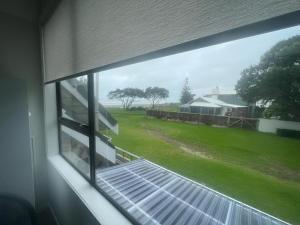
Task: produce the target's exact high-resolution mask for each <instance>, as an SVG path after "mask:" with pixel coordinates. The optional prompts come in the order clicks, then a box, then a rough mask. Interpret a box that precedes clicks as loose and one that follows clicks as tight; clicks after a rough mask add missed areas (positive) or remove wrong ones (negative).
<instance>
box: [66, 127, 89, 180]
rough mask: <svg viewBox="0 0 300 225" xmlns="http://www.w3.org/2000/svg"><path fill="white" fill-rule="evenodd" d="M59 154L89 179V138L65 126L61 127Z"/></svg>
mask: <svg viewBox="0 0 300 225" xmlns="http://www.w3.org/2000/svg"><path fill="white" fill-rule="evenodd" d="M61 154H62V155H63V156H65V157H66V158H67V159H68V160H69V161H70V162H71V164H73V166H75V167H76V168H77V169H78V170H79V171H80V172H81V173H83V174H85V175H86V176H87V177H90V152H89V138H88V137H87V136H85V135H83V134H81V133H79V132H77V131H75V130H73V129H70V128H68V127H66V126H61Z"/></svg>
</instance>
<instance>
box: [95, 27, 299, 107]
mask: <svg viewBox="0 0 300 225" xmlns="http://www.w3.org/2000/svg"><path fill="white" fill-rule="evenodd" d="M297 34H298V35H299V34H300V26H296V27H292V28H288V29H284V30H278V31H275V32H270V33H265V34H261V35H257V36H252V37H248V38H243V39H239V40H235V41H231V42H225V43H222V44H218V45H214V46H210V47H206V48H200V49H196V50H193V51H188V52H184V53H179V54H175V55H171V56H167V57H162V58H157V59H154V60H149V61H145V62H142V63H136V64H132V65H129V66H124V67H119V68H116V69H112V70H108V71H105V72H101V73H100V79H99V83H100V88H99V93H100V95H99V97H100V102H102V104H115V103H116V101H111V100H109V99H108V98H107V94H108V92H109V91H111V90H114V89H116V88H126V87H136V88H141V89H145V88H147V87H149V86H158V87H164V88H166V89H168V90H169V92H170V97H169V98H168V99H167V100H166V102H178V101H179V98H180V93H181V89H182V86H183V83H184V79H185V78H186V77H187V78H188V79H189V82H190V87H191V90H192V92H193V93H194V94H196V96H199V95H203V94H209V93H211V91H212V89H213V88H215V87H216V86H218V87H219V89H220V92H221V93H235V91H234V86H235V84H236V82H237V81H238V79H239V78H240V73H241V71H242V70H243V69H245V68H247V67H249V66H250V65H254V64H257V63H258V62H259V59H260V57H261V56H262V55H263V53H265V52H266V51H267V50H268V49H270V48H271V47H272V46H273V45H275V44H276V43H277V42H278V41H281V40H284V39H287V38H289V37H292V36H294V35H297Z"/></svg>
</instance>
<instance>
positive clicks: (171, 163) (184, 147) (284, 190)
mask: <svg viewBox="0 0 300 225" xmlns="http://www.w3.org/2000/svg"><path fill="white" fill-rule="evenodd" d="M111 112H112V114H113V116H114V117H115V118H116V119H117V120H118V123H119V127H120V133H119V135H114V136H113V143H114V144H115V145H117V146H120V147H122V148H124V149H126V150H128V151H130V152H132V153H134V154H137V155H139V156H142V157H144V158H146V159H148V160H151V161H153V162H155V163H158V164H160V165H162V166H164V167H166V168H168V169H171V170H173V171H176V172H177V173H179V174H182V175H184V176H186V177H189V178H191V179H193V180H196V181H198V182H200V183H203V184H206V185H208V186H210V187H212V188H214V189H216V190H218V191H220V192H222V193H225V194H227V195H229V196H231V197H234V198H236V199H238V200H240V201H242V202H245V203H247V204H249V205H251V206H254V207H256V208H258V209H261V210H263V211H265V212H267V213H270V214H272V215H274V216H276V217H279V218H281V219H284V220H286V221H288V222H291V223H293V224H300V141H299V140H294V139H289V138H282V137H278V136H275V135H271V134H263V133H259V132H255V131H247V130H242V129H235V128H216V127H209V126H205V125H194V124H187V123H182V122H172V121H164V120H159V119H154V118H149V117H146V116H145V115H144V113H143V112H124V111H121V110H118V109H113V110H111Z"/></svg>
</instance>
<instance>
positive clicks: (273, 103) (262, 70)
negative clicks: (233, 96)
mask: <svg viewBox="0 0 300 225" xmlns="http://www.w3.org/2000/svg"><path fill="white" fill-rule="evenodd" d="M241 75H242V76H241V78H240V80H239V81H238V82H237V84H236V87H235V88H236V91H237V93H238V94H239V95H240V96H241V97H242V98H243V99H244V100H245V101H247V102H248V103H251V102H252V103H253V102H257V101H260V102H262V103H263V105H264V106H266V107H267V109H266V110H267V111H266V112H265V115H268V116H269V117H270V116H277V117H279V118H280V119H285V120H300V35H297V36H294V37H292V38H290V39H287V40H284V41H280V42H278V43H277V44H276V45H275V46H273V47H272V48H271V49H270V50H269V51H267V52H266V53H265V54H264V55H263V56H262V57H261V59H260V63H259V64H258V65H254V66H251V67H249V68H247V69H245V70H243V71H242V73H241Z"/></svg>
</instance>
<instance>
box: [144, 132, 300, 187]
mask: <svg viewBox="0 0 300 225" xmlns="http://www.w3.org/2000/svg"><path fill="white" fill-rule="evenodd" d="M144 128H145V130H146V132H147V133H148V134H149V135H151V136H154V137H156V138H159V139H161V140H163V141H164V142H166V143H169V144H172V145H174V146H176V147H179V148H180V149H181V150H182V151H184V152H186V153H189V154H192V155H195V156H198V157H201V158H204V159H214V160H221V159H217V158H215V157H213V156H212V155H211V154H210V153H209V150H207V149H206V148H205V147H200V146H197V145H192V144H186V143H183V142H181V141H178V140H176V139H173V138H171V137H169V136H168V135H165V134H163V133H162V132H160V131H158V130H155V129H150V128H148V127H146V126H145V127H144ZM228 163H232V164H237V165H240V166H245V165H243V164H240V163H238V162H228ZM245 167H246V168H251V169H254V170H258V171H261V172H262V173H264V174H267V175H271V176H275V177H278V178H283V179H288V180H294V181H297V182H299V181H300V173H299V171H294V170H290V169H288V168H286V167H283V166H280V165H277V164H276V163H274V162H271V161H270V160H268V161H267V162H266V163H265V165H264V166H261V167H257V166H254V165H252V166H251V165H248V166H245Z"/></svg>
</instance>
